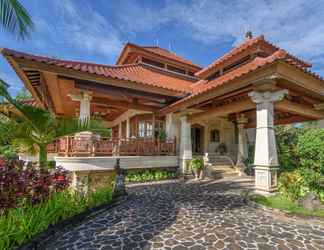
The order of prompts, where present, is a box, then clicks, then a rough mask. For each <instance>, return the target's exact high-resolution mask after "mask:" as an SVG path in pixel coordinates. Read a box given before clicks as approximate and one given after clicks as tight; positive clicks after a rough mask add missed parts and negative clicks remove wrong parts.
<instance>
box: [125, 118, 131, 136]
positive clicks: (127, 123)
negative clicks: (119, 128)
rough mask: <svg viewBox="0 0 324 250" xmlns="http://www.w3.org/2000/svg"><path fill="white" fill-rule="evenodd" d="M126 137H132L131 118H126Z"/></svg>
mask: <svg viewBox="0 0 324 250" xmlns="http://www.w3.org/2000/svg"><path fill="white" fill-rule="evenodd" d="M126 138H130V119H129V118H127V120H126Z"/></svg>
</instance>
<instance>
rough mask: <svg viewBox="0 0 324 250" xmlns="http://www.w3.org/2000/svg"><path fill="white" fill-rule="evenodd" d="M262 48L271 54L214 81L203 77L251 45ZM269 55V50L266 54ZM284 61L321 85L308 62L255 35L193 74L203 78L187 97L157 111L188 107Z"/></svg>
mask: <svg viewBox="0 0 324 250" xmlns="http://www.w3.org/2000/svg"><path fill="white" fill-rule="evenodd" d="M258 44H259V45H260V44H262V45H265V46H267V47H270V49H271V50H270V51H272V53H271V54H270V55H268V56H266V57H260V56H256V57H255V58H254V59H253V60H251V61H249V62H247V63H245V64H242V65H240V66H239V67H235V68H234V69H232V70H230V71H228V72H225V73H224V74H222V75H220V76H218V77H216V78H214V79H208V77H206V75H207V76H208V75H210V74H211V72H214V70H215V68H217V67H220V66H221V65H223V64H224V63H226V61H227V60H230V58H232V57H235V56H238V55H239V54H240V53H242V52H244V51H248V50H249V49H251V48H252V47H253V46H255V45H258ZM268 52H269V51H268ZM279 61H280V62H285V63H287V64H289V65H291V66H293V67H294V68H296V69H298V70H299V71H302V72H303V73H306V74H307V75H309V76H311V77H313V78H314V79H316V80H319V81H321V83H323V85H324V80H323V78H322V77H321V76H320V75H318V74H316V73H314V72H312V71H311V70H309V67H311V64H310V63H307V62H305V61H303V60H301V59H298V58H297V57H295V56H292V55H291V54H289V53H288V52H286V51H285V50H283V49H280V48H278V47H276V46H274V45H272V44H270V43H269V42H267V41H266V40H265V39H264V37H263V36H259V37H257V38H252V39H248V40H246V41H245V42H244V43H242V44H241V45H239V46H238V47H236V48H234V49H232V50H231V51H230V52H229V53H227V54H225V55H224V56H222V57H221V58H219V59H217V60H216V61H214V62H213V63H212V64H210V65H209V66H207V67H206V68H204V69H202V70H201V71H199V72H197V73H196V74H195V75H196V76H199V77H204V76H205V77H206V78H204V79H200V80H199V81H197V82H196V83H195V84H193V85H192V86H191V87H192V91H191V94H190V95H188V96H187V97H184V98H182V99H180V100H178V101H177V102H174V103H172V104H170V105H169V106H167V107H165V108H163V109H161V112H162V113H168V112H172V111H176V110H179V109H183V108H184V107H188V105H186V103H187V102H188V101H192V102H191V103H197V102H195V101H194V100H195V98H196V97H198V96H202V95H208V93H209V92H210V91H212V90H216V89H217V88H220V87H222V86H224V85H228V84H231V83H232V82H236V81H237V80H240V79H243V78H244V77H246V76H248V75H251V74H253V73H255V72H257V71H259V70H261V69H264V68H267V67H268V66H270V65H272V64H274V63H276V62H279Z"/></svg>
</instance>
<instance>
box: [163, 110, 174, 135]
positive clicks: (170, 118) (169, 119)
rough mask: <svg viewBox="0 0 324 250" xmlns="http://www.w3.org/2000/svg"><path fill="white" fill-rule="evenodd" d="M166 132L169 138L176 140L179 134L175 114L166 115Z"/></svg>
mask: <svg viewBox="0 0 324 250" xmlns="http://www.w3.org/2000/svg"><path fill="white" fill-rule="evenodd" d="M165 131H166V135H167V137H168V138H170V139H171V138H174V137H175V136H176V134H177V125H176V122H175V117H174V114H172V113H170V114H167V115H166V121H165Z"/></svg>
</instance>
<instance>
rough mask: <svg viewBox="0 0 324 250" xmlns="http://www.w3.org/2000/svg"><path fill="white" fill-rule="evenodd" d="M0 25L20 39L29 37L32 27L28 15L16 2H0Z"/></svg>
mask: <svg viewBox="0 0 324 250" xmlns="http://www.w3.org/2000/svg"><path fill="white" fill-rule="evenodd" d="M0 25H1V26H2V27H3V28H4V29H6V30H8V31H9V32H11V33H13V34H15V35H17V36H18V37H19V38H22V39H25V38H27V37H28V36H29V34H30V31H31V30H32V29H33V26H34V24H33V22H32V20H31V17H30V15H29V13H28V12H27V10H26V9H25V8H24V6H22V5H21V3H20V2H19V1H18V0H0Z"/></svg>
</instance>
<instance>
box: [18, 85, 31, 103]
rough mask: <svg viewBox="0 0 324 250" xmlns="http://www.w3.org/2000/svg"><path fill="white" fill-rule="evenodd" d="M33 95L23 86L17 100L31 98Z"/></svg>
mask: <svg viewBox="0 0 324 250" xmlns="http://www.w3.org/2000/svg"><path fill="white" fill-rule="evenodd" d="M31 98H32V96H31V94H30V93H29V91H28V90H27V89H26V88H25V87H23V88H22V89H20V90H19V92H18V94H17V95H16V99H17V100H28V99H31Z"/></svg>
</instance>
